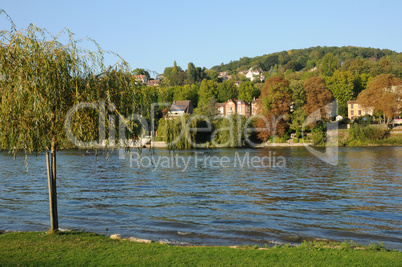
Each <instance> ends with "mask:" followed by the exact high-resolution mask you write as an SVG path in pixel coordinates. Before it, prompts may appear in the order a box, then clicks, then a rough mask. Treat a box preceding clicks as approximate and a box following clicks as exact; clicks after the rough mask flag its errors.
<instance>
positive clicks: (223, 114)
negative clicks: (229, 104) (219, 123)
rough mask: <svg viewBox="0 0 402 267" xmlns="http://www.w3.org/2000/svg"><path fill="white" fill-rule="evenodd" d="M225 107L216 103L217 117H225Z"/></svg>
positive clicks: (223, 104)
mask: <svg viewBox="0 0 402 267" xmlns="http://www.w3.org/2000/svg"><path fill="white" fill-rule="evenodd" d="M225 105H226V103H216V109H217V110H218V112H219V115H218V116H220V117H225V116H226V112H225V111H226V110H225Z"/></svg>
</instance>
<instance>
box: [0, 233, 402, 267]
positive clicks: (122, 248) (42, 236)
mask: <svg viewBox="0 0 402 267" xmlns="http://www.w3.org/2000/svg"><path fill="white" fill-rule="evenodd" d="M401 261H402V252H398V251H395V250H393V251H389V250H386V249H385V248H384V247H383V246H381V245H378V244H377V245H369V246H356V245H355V244H351V243H346V242H344V243H323V242H321V243H320V242H314V243H312V242H309V243H303V244H301V245H300V246H297V247H290V246H288V245H285V246H280V247H278V246H276V247H273V248H259V247H256V246H242V247H200V246H194V247H182V246H171V245H166V244H159V243H151V244H142V243H137V242H130V241H129V240H113V239H110V238H108V237H106V236H102V235H97V234H91V233H82V232H62V233H59V234H52V235H48V234H46V233H44V232H17V233H6V234H2V235H0V265H17V266H21V265H51V266H55V265H56V266H59V265H63V266H67V265H79V266H81V265H89V266H99V265H101V266H108V265H136V266H138V265H139V266H155V265H158V266H170V265H181V266H188V265H202V266H204V265H208V266H209V265H215V266H229V265H235V266H246V265H247V266H265V265H270V266H276V265H278V266H292V265H297V266H300V265H302V266H324V265H325V266H343V265H347V266H383V265H385V266H397V265H398V264H400V262H401Z"/></svg>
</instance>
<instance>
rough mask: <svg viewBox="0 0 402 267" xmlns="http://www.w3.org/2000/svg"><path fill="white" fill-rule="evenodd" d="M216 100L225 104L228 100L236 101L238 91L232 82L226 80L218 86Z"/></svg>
mask: <svg viewBox="0 0 402 267" xmlns="http://www.w3.org/2000/svg"><path fill="white" fill-rule="evenodd" d="M217 90H218V95H217V100H218V102H220V103H224V102H227V101H228V100H229V99H237V97H238V96H239V89H238V88H237V86H236V85H235V83H234V81H233V80H226V81H223V82H222V83H219V84H218V88H217Z"/></svg>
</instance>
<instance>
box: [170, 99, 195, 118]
mask: <svg viewBox="0 0 402 267" xmlns="http://www.w3.org/2000/svg"><path fill="white" fill-rule="evenodd" d="M193 112H194V107H193V104H192V103H191V100H182V101H174V103H173V105H172V106H171V107H170V110H169V112H168V114H167V117H168V118H172V117H179V116H182V115H183V114H193Z"/></svg>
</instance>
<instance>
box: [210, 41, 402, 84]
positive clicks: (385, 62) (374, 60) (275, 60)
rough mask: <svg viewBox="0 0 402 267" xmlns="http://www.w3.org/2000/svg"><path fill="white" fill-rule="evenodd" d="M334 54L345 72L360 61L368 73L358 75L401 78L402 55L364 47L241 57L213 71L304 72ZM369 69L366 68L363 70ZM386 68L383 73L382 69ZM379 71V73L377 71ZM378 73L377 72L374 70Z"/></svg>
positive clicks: (328, 48) (313, 48)
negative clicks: (381, 74)
mask: <svg viewBox="0 0 402 267" xmlns="http://www.w3.org/2000/svg"><path fill="white" fill-rule="evenodd" d="M329 53H331V54H333V55H334V56H336V58H337V59H338V62H339V63H340V65H341V66H342V67H343V68H344V65H345V64H346V67H347V66H349V65H350V64H351V62H352V61H354V60H359V61H358V62H356V61H355V63H358V65H361V66H360V67H362V68H363V67H364V68H365V70H362V71H359V72H361V73H367V74H372V75H378V74H380V73H392V74H395V75H396V76H398V77H400V76H401V73H402V69H401V64H402V53H398V52H395V51H391V50H389V49H376V48H365V47H353V46H344V47H326V46H324V47H320V46H318V47H311V48H306V49H294V50H288V51H282V52H277V53H272V54H267V55H263V56H257V57H254V58H249V57H242V58H240V59H239V60H235V61H231V62H230V63H227V64H223V63H222V64H221V65H218V66H214V67H212V69H213V70H215V71H217V72H222V71H227V72H229V74H236V73H237V72H239V71H242V70H246V69H249V68H251V67H252V68H254V69H257V68H258V69H262V70H263V71H264V72H268V73H266V74H267V75H268V76H269V75H270V74H272V72H273V71H278V70H281V71H287V70H293V71H301V70H311V69H313V68H314V67H318V68H319V67H320V64H321V62H322V60H323V58H324V57H325V55H327V54H329ZM363 65H366V66H363ZM384 67H385V68H386V69H382V70H381V68H384ZM379 68H380V70H378V69H379ZM373 69H377V70H373Z"/></svg>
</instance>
